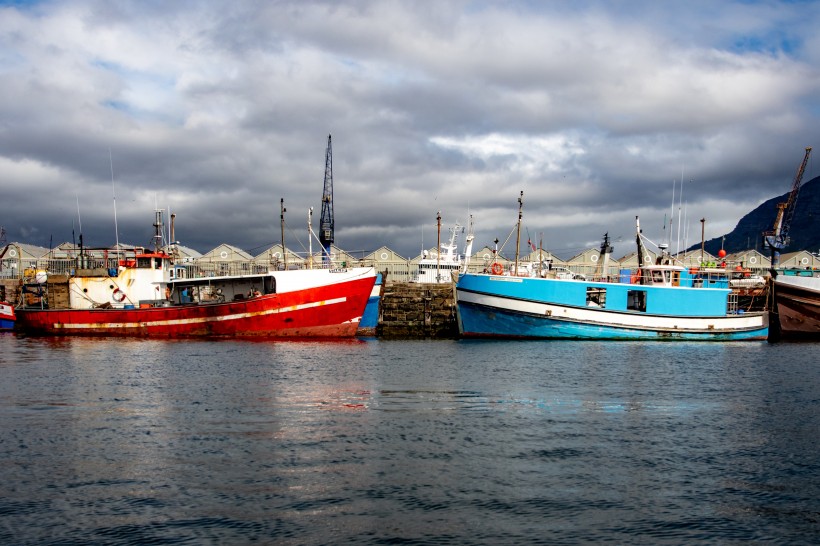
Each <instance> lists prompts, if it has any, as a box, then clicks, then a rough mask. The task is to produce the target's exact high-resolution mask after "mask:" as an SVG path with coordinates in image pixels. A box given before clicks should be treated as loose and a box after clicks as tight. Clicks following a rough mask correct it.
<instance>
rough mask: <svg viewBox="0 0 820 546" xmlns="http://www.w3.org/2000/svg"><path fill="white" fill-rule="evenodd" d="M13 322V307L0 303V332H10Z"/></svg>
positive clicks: (14, 319)
mask: <svg viewBox="0 0 820 546" xmlns="http://www.w3.org/2000/svg"><path fill="white" fill-rule="evenodd" d="M15 321H16V316H15V314H14V307H12V306H11V305H9V304H8V303H6V302H0V332H2V331H8V330H12V329H13V328H14V323H15Z"/></svg>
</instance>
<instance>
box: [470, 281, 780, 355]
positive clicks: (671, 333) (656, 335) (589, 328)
mask: <svg viewBox="0 0 820 546" xmlns="http://www.w3.org/2000/svg"><path fill="white" fill-rule="evenodd" d="M525 280H526V281H527V282H528V283H531V284H532V286H531V287H530V288H529V289H527V288H526V287H525V288H524V289H523V290H520V293H519V294H518V295H516V296H512V295H510V294H504V293H503V292H502V290H504V289H507V287H509V286H511V285H512V283H510V282H503V283H497V285H498V286H499V289H498V291H497V292H495V293H493V292H490V291H489V290H490V289H489V288H487V287H488V286H489V283H484V282H481V280H479V281H478V282H476V283H470V282H469V280H468V281H467V282H466V283H465V284H466V285H467V286H473V289H469V288H466V287H464V286H461V282H462V279H459V284H458V285H457V287H456V301H457V311H458V322H459V331H460V333H461V335H462V336H463V337H487V338H508V339H612V340H664V341H673V340H689V341H744V340H765V339H766V338H767V336H768V317H767V315H766V314H765V313H741V314H737V315H719V316H698V315H689V316H682V315H659V314H652V313H640V312H630V311H614V310H607V309H600V308H592V307H584V306H577V305H576V306H573V305H566V304H560V303H556V302H554V301H549V300H544V299H539V298H538V294H539V293H544V292H546V291H547V290H546V289H545V288H544V286H540V285H542V284H543V283H550V282H551V283H556V282H558V283H561V282H563V283H577V286H581V287H582V288H584V287H585V286H587V285H589V283H583V282H580V281H560V280H559V281H549V280H543V279H525ZM594 286H596V287H597V286H600V284H596V285H594ZM611 286H612V287H613V288H615V289H617V288H620V287H617V286H616V285H611ZM481 287H484V288H485V289H486V290H485V291H481V290H476V288H481ZM553 288H554V287H553ZM584 289H585V288H584ZM613 291H614V290H613ZM526 294H530V296H529V297H527V296H526Z"/></svg>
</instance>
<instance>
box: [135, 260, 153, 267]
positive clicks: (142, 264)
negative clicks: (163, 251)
mask: <svg viewBox="0 0 820 546" xmlns="http://www.w3.org/2000/svg"><path fill="white" fill-rule="evenodd" d="M137 268H138V269H151V258H137Z"/></svg>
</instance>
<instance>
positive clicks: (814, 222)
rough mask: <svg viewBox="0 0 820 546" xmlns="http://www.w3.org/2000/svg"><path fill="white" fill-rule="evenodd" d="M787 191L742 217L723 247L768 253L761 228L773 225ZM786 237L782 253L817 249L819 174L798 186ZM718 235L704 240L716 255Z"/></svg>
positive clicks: (819, 243)
mask: <svg viewBox="0 0 820 546" xmlns="http://www.w3.org/2000/svg"><path fill="white" fill-rule="evenodd" d="M789 193H791V189H790V190H789V191H788V192H786V193H784V194H783V195H781V196H779V197H774V198H772V199H769V200H768V201H766V202H765V203H763V204H762V205H760V206H759V207H757V208H756V209H754V210H753V211H752V212H750V213H749V214H747V215H746V216H744V217H743V218H741V219H740V221H739V222H738V223H737V226H735V229H733V230H732V231H731V232H730V233H728V234H726V235H725V237H726V239H725V241H724V242H723V249H724V250H726V252H727V253H729V254H731V253H733V252H742V251H744V250H749V249H752V248H756V249H758V250H760V251H761V252H764V253H765V254H766V255H768V253H769V250H768V249H765V250H764V249H763V247H762V244H761V241H762V239H763V232H764V231H768V230H771V229H772V228H773V227H774V220H775V217H776V216H777V204H778V203H785V202H786V201H787V200H788V198H789ZM789 237H790V238H791V242H790V243H789V245H788V246H787V247H786V248H785V249H784V250H783V253H784V254H785V253H787V252H796V251H798V250H808V251H809V252H817V251H818V249H820V176H817V177H815V178H812V179H811V180H809V181H808V182H806V183H805V184H802V185H801V186H800V194H799V195H798V197H797V206H796V207H795V210H794V219H793V220H792V225H791V229H790V230H789ZM721 239H722V238H721V237H716V238H715V239H709V240H708V241H706V243H705V247H706V251H707V252H709V253H710V254H712V255H714V256H717V253H718V251H719V250H720V248H721ZM697 248H700V243H698V244H696V245H692V247H691V249H697Z"/></svg>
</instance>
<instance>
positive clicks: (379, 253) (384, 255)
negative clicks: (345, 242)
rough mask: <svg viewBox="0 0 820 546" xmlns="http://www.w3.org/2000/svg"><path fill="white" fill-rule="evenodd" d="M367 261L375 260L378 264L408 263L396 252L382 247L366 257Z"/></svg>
mask: <svg viewBox="0 0 820 546" xmlns="http://www.w3.org/2000/svg"><path fill="white" fill-rule="evenodd" d="M364 259H365V260H373V261H377V262H397V261H399V262H406V261H407V258H405V257H404V256H401V255H400V254H398V253H397V252H396V251H394V250H392V249H390V248H389V247H386V246H382V247H379V248H378V249H377V250H374V251H373V252H371V253H370V254H368V255H367V256H365V257H364Z"/></svg>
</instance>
